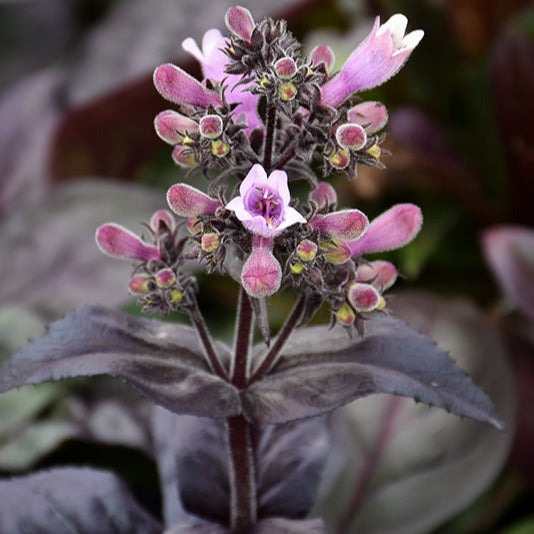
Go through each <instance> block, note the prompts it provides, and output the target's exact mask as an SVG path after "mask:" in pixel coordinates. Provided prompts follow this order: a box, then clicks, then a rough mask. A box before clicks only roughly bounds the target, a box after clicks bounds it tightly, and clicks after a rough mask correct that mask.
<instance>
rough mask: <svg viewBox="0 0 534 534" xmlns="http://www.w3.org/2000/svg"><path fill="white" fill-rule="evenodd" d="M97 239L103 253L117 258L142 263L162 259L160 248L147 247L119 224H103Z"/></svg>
mask: <svg viewBox="0 0 534 534" xmlns="http://www.w3.org/2000/svg"><path fill="white" fill-rule="evenodd" d="M95 239H96V244H97V245H98V248H99V249H100V250H101V251H102V252H104V253H105V254H108V255H110V256H114V257H116V258H125V259H134V260H142V261H149V260H154V259H160V253H159V250H158V247H155V246H152V245H147V244H146V243H145V242H144V241H143V240H142V239H141V238H140V237H138V236H136V235H135V234H134V233H133V232H130V230H127V229H126V228H124V227H122V226H120V225H119V224H115V223H109V224H103V225H102V226H100V227H99V228H98V229H97V231H96V236H95Z"/></svg>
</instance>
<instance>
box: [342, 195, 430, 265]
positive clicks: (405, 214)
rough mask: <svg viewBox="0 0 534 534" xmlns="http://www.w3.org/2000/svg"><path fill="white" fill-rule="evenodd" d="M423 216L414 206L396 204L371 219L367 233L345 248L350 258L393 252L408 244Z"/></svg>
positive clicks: (416, 231) (418, 228)
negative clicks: (370, 253) (349, 253)
mask: <svg viewBox="0 0 534 534" xmlns="http://www.w3.org/2000/svg"><path fill="white" fill-rule="evenodd" d="M422 223H423V215H422V213H421V210H420V209H419V208H418V207H417V206H415V205H414V204H397V205H395V206H393V207H392V208H390V209H389V210H387V211H385V212H384V213H382V215H379V216H378V217H377V218H376V219H373V220H372V221H371V222H370V223H369V226H368V227H367V231H366V232H365V233H364V234H363V236H361V237H360V238H359V239H355V240H354V241H350V242H348V243H347V246H348V247H349V248H350V251H351V255H352V256H359V255H360V254H365V253H367V252H381V251H385V250H393V249H396V248H399V247H402V246H404V245H406V244H407V243H409V242H410V241H411V240H412V239H413V238H414V237H415V236H416V235H417V233H418V232H419V230H420V229H421V225H422Z"/></svg>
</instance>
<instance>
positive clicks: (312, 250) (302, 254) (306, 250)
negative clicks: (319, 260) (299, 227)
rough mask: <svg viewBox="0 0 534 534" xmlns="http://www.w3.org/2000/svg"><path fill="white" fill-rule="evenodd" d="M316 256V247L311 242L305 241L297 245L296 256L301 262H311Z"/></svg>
mask: <svg viewBox="0 0 534 534" xmlns="http://www.w3.org/2000/svg"><path fill="white" fill-rule="evenodd" d="M316 255H317V245H316V244H315V243H314V242H313V241H310V240H309V239H305V240H304V241H301V242H300V243H299V244H298V245H297V256H298V257H299V258H300V259H301V260H302V261H313V260H314V259H315V256H316Z"/></svg>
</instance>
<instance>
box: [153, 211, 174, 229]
mask: <svg viewBox="0 0 534 534" xmlns="http://www.w3.org/2000/svg"><path fill="white" fill-rule="evenodd" d="M149 226H150V229H151V230H152V231H153V232H154V233H157V232H158V231H159V230H160V228H164V229H165V228H166V229H168V230H169V231H170V232H172V231H174V228H175V227H176V223H175V221H174V217H173V216H172V215H171V213H169V212H168V211H167V210H158V211H156V212H155V213H154V214H153V215H152V217H150V224H149Z"/></svg>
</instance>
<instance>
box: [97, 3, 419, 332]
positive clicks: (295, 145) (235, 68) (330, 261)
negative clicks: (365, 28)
mask: <svg viewBox="0 0 534 534" xmlns="http://www.w3.org/2000/svg"><path fill="white" fill-rule="evenodd" d="M226 25H227V27H228V29H229V31H230V36H229V37H224V36H223V35H222V34H221V32H219V31H218V30H215V29H213V30H209V31H208V32H207V33H206V34H205V35H204V38H203V40H202V48H199V47H198V45H197V44H196V43H195V42H194V41H193V40H192V39H186V40H185V41H184V42H183V44H182V46H183V48H184V49H185V50H186V51H188V52H190V53H191V54H192V55H193V56H194V57H195V58H196V59H197V60H198V61H199V62H200V64H201V67H202V72H203V75H204V80H203V81H202V82H199V81H197V80H196V79H194V78H193V77H191V76H190V75H189V74H187V73H186V72H185V71H183V70H182V69H180V68H179V67H177V66H175V65H172V64H165V65H162V66H160V67H158V68H157V69H156V70H155V72H154V83H155V86H156V88H157V89H158V91H159V92H160V94H161V95H162V96H163V97H164V98H166V99H167V100H169V101H171V102H172V103H173V104H175V105H176V106H177V109H168V110H165V111H162V112H161V113H160V114H158V115H157V117H156V119H155V129H156V132H157V134H158V135H159V136H160V137H161V138H162V139H163V140H164V141H166V142H167V143H169V144H171V145H173V146H174V149H173V152H172V157H173V159H174V161H175V162H176V163H177V164H178V165H180V166H183V167H187V168H189V169H190V172H193V171H194V170H195V169H197V168H198V169H200V170H201V171H202V173H203V174H204V176H206V177H207V178H208V179H209V180H210V184H209V188H208V193H205V192H203V191H201V190H200V189H197V188H195V187H192V186H190V185H187V184H176V185H174V186H172V187H171V188H170V190H169V191H168V194H167V201H168V204H169V206H170V208H171V210H172V211H173V212H174V213H175V214H176V215H178V216H179V217H180V218H182V220H183V221H184V222H185V226H186V227H187V229H188V235H187V236H185V237H182V238H178V233H177V231H176V226H175V223H174V220H173V219H172V217H171V215H170V214H169V213H168V212H163V211H162V212H158V214H155V216H154V217H153V220H152V221H151V222H150V224H149V228H150V230H151V234H152V243H145V242H144V241H142V240H141V239H140V238H138V237H136V236H134V235H133V234H131V233H130V232H128V231H127V230H125V229H123V228H121V227H119V226H117V225H113V224H107V225H104V226H102V227H101V228H100V229H99V230H98V232H97V242H98V244H99V246H100V247H101V248H102V250H104V251H105V252H107V253H110V254H113V255H115V256H119V257H127V258H133V259H136V260H139V262H140V264H139V265H138V266H137V268H136V270H135V272H134V275H133V277H132V279H131V281H130V290H131V292H132V293H134V294H136V295H140V298H141V302H142V303H143V305H144V309H145V310H147V311H152V310H154V309H160V310H161V311H162V312H163V313H167V312H168V311H169V310H177V309H178V310H181V311H184V310H185V311H187V306H189V305H190V303H191V302H192V299H193V296H192V295H193V294H194V288H195V284H194V279H193V278H192V276H191V275H185V274H184V273H183V267H184V265H185V264H187V262H191V261H195V262H197V263H198V262H200V264H201V265H204V267H205V268H206V269H207V270H208V272H211V271H212V270H214V269H218V270H220V271H221V272H228V273H229V274H231V275H232V276H234V278H236V279H238V280H239V282H240V283H241V285H242V287H243V288H244V289H245V290H246V292H247V293H248V295H249V296H250V297H253V298H256V299H260V298H264V297H268V296H270V295H272V294H274V293H275V292H277V291H278V290H279V289H280V288H281V287H284V286H289V285H293V286H296V287H298V288H300V289H301V290H302V291H303V292H305V293H306V294H308V295H310V297H311V298H310V299H309V300H310V302H312V301H313V302H319V303H320V302H322V301H325V300H326V301H327V302H329V303H330V305H331V308H332V316H333V318H334V319H335V320H337V321H338V322H339V323H341V324H342V325H344V326H347V327H349V328H352V326H353V325H356V326H357V325H358V321H357V319H358V318H359V317H360V316H362V314H365V313H367V312H371V311H373V310H380V309H382V308H384V306H385V305H386V302H385V299H384V296H383V293H384V291H386V290H387V289H388V288H389V287H391V285H392V284H393V283H394V282H395V279H396V277H397V271H396V269H395V267H394V266H393V265H392V264H391V263H388V262H385V261H372V262H368V261H366V260H364V259H363V258H362V255H364V254H366V253H369V252H376V251H384V250H390V249H393V248H397V247H400V246H403V245H405V244H406V243H408V242H409V241H410V240H411V239H412V238H413V237H414V236H415V235H416V234H417V232H418V231H419V228H420V226H421V222H422V217H421V212H420V210H419V208H418V207H417V206H414V205H412V204H401V205H397V206H394V207H393V208H391V209H390V210H388V211H386V212H385V213H383V214H382V215H381V216H379V217H378V218H377V219H375V220H373V221H372V222H369V221H368V219H367V217H366V216H365V214H363V213H362V212H361V211H359V210H356V209H342V210H337V196H336V193H335V191H334V189H333V188H332V187H331V186H330V185H329V184H328V183H327V182H324V181H323V182H317V179H316V177H315V176H314V174H313V172H312V170H311V164H312V162H313V161H314V160H315V161H317V160H318V161H319V162H321V163H322V167H323V170H324V176H325V177H326V176H328V174H330V173H331V172H344V173H346V174H347V175H348V176H349V178H354V177H355V176H356V174H357V167H358V164H364V165H376V166H382V165H383V164H382V162H381V156H382V155H383V150H382V149H381V146H380V145H381V142H382V140H383V135H381V131H382V129H383V128H384V127H385V125H386V123H387V120H388V113H387V110H386V107H385V106H384V105H383V104H381V103H380V102H372V101H371V102H366V101H361V99H360V98H359V97H358V96H357V95H356V93H357V92H358V91H361V90H364V89H369V88H372V87H375V86H377V85H380V84H382V83H383V82H385V81H386V80H388V79H389V78H390V77H391V76H393V75H394V74H396V73H397V72H398V70H399V69H400V68H401V67H402V65H403V64H404V63H405V61H406V60H407V59H408V57H409V55H410V53H411V52H412V50H413V49H414V48H415V47H416V46H417V44H418V43H419V41H420V40H421V38H422V36H423V32H422V31H421V30H416V31H413V32H411V33H409V34H408V35H405V30H406V25H407V20H406V17H404V16H403V15H394V16H393V17H391V18H390V19H389V20H388V21H387V22H386V23H385V24H382V25H381V24H380V21H379V19H378V18H377V19H376V22H375V25H374V27H373V29H372V31H371V33H370V34H369V36H368V37H367V38H366V39H365V40H364V42H363V43H361V44H360V46H358V47H357V48H356V49H355V50H354V52H353V53H352V54H351V55H350V57H349V58H348V59H347V61H346V62H345V64H344V65H343V67H342V68H341V69H340V70H339V72H337V73H332V72H331V71H332V66H333V63H334V53H333V51H332V50H331V49H330V48H329V47H328V46H318V47H316V48H315V49H314V50H313V51H312V52H311V54H310V56H309V58H306V57H303V56H302V54H301V46H300V43H299V42H298V41H297V40H296V39H295V38H294V37H293V35H292V34H291V33H290V32H289V31H288V30H287V27H286V24H285V22H284V21H273V20H272V19H269V18H266V19H264V20H262V21H260V22H259V23H256V22H255V21H254V19H253V17H252V15H251V14H250V12H249V11H248V10H247V9H244V8H241V7H234V8H232V9H230V10H229V11H228V12H227V14H226ZM299 178H300V179H306V180H307V181H308V182H309V183H311V184H312V189H311V191H310V193H309V196H308V199H307V200H306V202H303V201H302V200H301V202H300V204H299V205H298V206H297V205H296V203H295V202H296V201H295V200H292V197H291V192H290V187H289V185H290V183H291V181H293V180H296V179H299ZM223 182H224V183H223ZM228 192H230V194H229V193H228Z"/></svg>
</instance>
